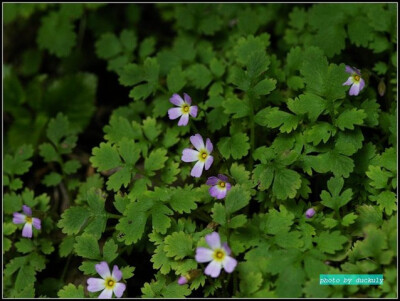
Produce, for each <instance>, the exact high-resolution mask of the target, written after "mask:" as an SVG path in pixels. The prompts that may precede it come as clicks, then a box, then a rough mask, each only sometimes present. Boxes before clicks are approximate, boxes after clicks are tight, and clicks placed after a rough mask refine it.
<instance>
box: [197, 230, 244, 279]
mask: <svg viewBox="0 0 400 301" xmlns="http://www.w3.org/2000/svg"><path fill="white" fill-rule="evenodd" d="M206 242H207V244H208V245H209V246H210V247H211V249H208V248H203V247H198V248H197V249H196V257H195V258H196V261H197V262H200V263H201V262H209V261H211V262H210V263H209V264H208V265H207V267H206V269H205V270H204V274H206V275H209V276H211V277H213V278H217V277H218V276H219V274H220V273H221V269H222V268H224V270H225V272H227V273H232V272H233V270H234V269H235V267H236V265H237V261H236V259H234V258H233V257H231V256H229V255H230V254H231V249H230V248H229V246H228V244H227V243H223V244H222V245H221V239H220V237H219V234H218V233H217V232H213V233H211V234H208V235H206Z"/></svg>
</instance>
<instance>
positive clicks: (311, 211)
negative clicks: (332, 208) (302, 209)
mask: <svg viewBox="0 0 400 301" xmlns="http://www.w3.org/2000/svg"><path fill="white" fill-rule="evenodd" d="M314 214H315V210H314V208H310V209H308V210H307V211H306V218H312V217H313V216H314Z"/></svg>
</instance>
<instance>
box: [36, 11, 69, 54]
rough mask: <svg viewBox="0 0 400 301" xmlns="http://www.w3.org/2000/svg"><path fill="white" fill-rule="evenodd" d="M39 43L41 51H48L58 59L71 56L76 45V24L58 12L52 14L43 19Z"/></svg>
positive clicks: (38, 37) (39, 32) (38, 38)
mask: <svg viewBox="0 0 400 301" xmlns="http://www.w3.org/2000/svg"><path fill="white" fill-rule="evenodd" d="M37 43H38V45H39V49H47V50H48V51H49V52H50V53H51V54H54V55H56V56H58V57H66V56H68V55H69V54H70V52H71V49H72V47H74V46H75V43H76V33H75V31H74V24H73V23H72V22H70V21H69V20H68V19H67V18H65V17H63V16H62V14H60V13H58V12H55V11H53V12H51V13H50V14H48V15H47V16H45V17H43V18H42V19H41V26H40V28H39V30H38V35H37Z"/></svg>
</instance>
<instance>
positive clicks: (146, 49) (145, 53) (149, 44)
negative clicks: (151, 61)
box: [139, 37, 156, 59]
mask: <svg viewBox="0 0 400 301" xmlns="http://www.w3.org/2000/svg"><path fill="white" fill-rule="evenodd" d="M155 44H156V40H155V39H154V38H153V37H147V38H145V39H144V40H143V41H142V43H140V47H139V57H140V58H141V59H144V58H146V57H149V56H150V55H151V54H152V53H153V52H154V47H155Z"/></svg>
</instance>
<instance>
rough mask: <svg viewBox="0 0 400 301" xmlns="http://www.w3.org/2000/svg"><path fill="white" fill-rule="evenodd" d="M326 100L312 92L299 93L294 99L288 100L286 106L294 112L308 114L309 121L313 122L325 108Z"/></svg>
mask: <svg viewBox="0 0 400 301" xmlns="http://www.w3.org/2000/svg"><path fill="white" fill-rule="evenodd" d="M326 107H327V104H326V101H325V100H324V99H323V98H321V97H319V96H318V95H315V94H312V93H305V94H301V95H300V96H299V97H298V98H296V99H295V100H291V99H290V100H289V101H288V108H289V110H291V111H292V112H293V113H295V114H308V117H309V118H310V121H312V122H314V121H316V120H317V119H318V117H319V115H321V113H322V112H323V111H324V110H325V109H326Z"/></svg>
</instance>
